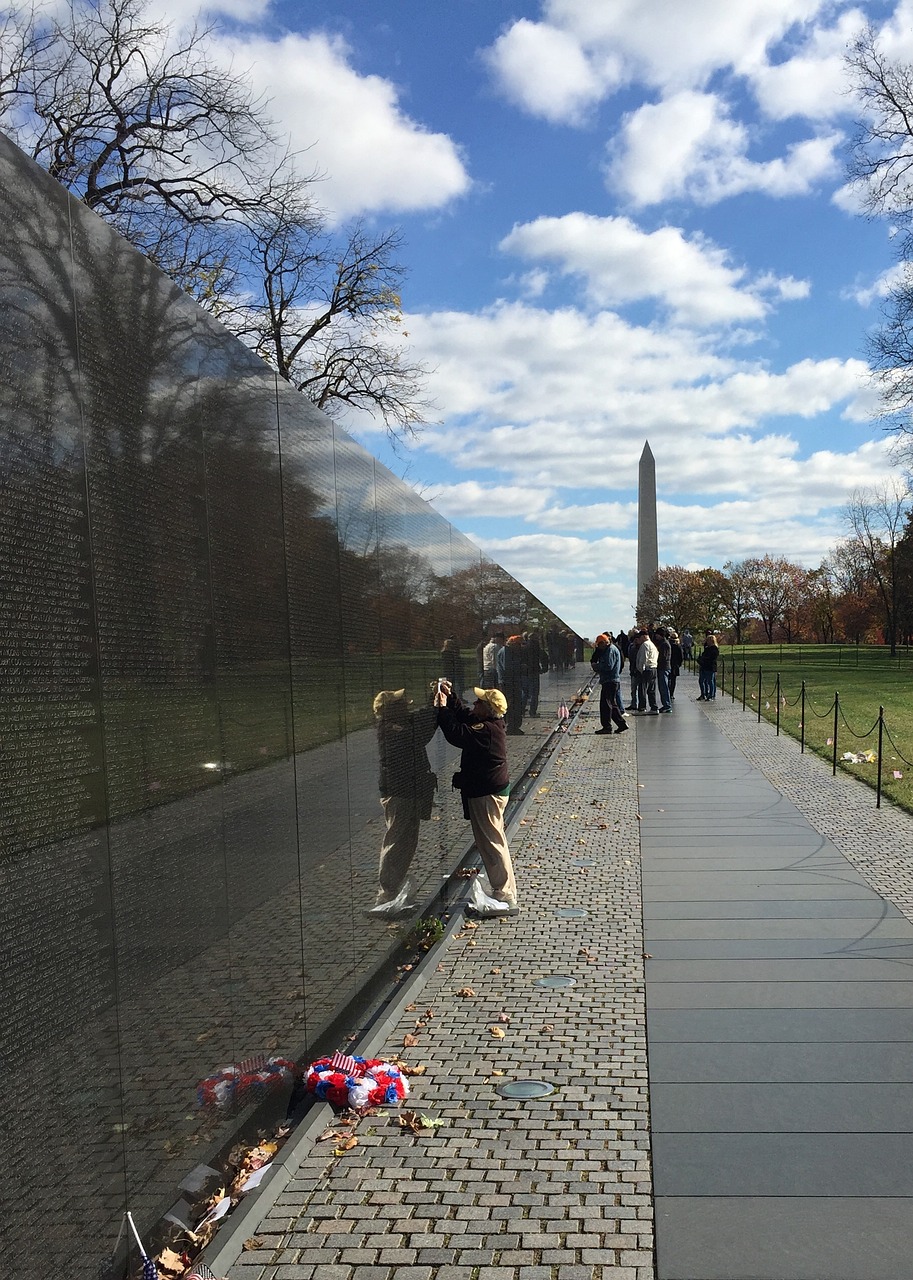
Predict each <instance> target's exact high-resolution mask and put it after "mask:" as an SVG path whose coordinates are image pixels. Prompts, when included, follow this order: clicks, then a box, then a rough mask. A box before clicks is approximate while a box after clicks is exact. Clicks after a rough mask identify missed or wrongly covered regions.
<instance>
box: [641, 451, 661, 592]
mask: <svg viewBox="0 0 913 1280" xmlns="http://www.w3.org/2000/svg"><path fill="white" fill-rule="evenodd" d="M658 568H659V543H658V539H657V534H656V463H655V461H654V459H653V454H652V453H651V451H650V445H649V442H648V443H645V444H644V451H643V453H642V454H641V455H640V467H639V468H638V472H637V599H638V601H639V600H640V597H641V595H642V593H643V589H644V587H645V586H646V585H647V583H648V582H649V581H650V579H651V578H652V577H653V575H654V573H656V570H657V569H658Z"/></svg>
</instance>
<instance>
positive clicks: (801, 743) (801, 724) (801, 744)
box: [799, 680, 805, 755]
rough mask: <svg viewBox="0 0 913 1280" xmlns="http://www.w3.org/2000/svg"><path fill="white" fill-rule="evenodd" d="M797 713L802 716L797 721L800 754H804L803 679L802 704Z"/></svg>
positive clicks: (803, 684) (803, 685)
mask: <svg viewBox="0 0 913 1280" xmlns="http://www.w3.org/2000/svg"><path fill="white" fill-rule="evenodd" d="M799 714H800V715H801V717H802V718H801V720H800V721H799V729H800V733H799V749H800V750H801V752H802V754H803V755H805V681H804V680H803V681H802V706H801V710H800V713H799Z"/></svg>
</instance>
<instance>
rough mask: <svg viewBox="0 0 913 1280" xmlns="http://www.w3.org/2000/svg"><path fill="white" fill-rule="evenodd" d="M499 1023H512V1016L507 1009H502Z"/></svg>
mask: <svg viewBox="0 0 913 1280" xmlns="http://www.w3.org/2000/svg"><path fill="white" fill-rule="evenodd" d="M498 1021H499V1022H510V1014H509V1013H508V1012H507V1010H506V1009H502V1010H501V1012H500V1013H499V1014H498Z"/></svg>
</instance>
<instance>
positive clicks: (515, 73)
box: [488, 0, 829, 123]
mask: <svg viewBox="0 0 913 1280" xmlns="http://www.w3.org/2000/svg"><path fill="white" fill-rule="evenodd" d="M828 8H829V0H738V3H732V0H689V2H688V3H687V4H682V3H681V0H613V2H612V3H611V4H593V3H592V0H547V3H545V4H544V5H543V21H542V22H541V23H535V22H531V21H529V19H526V18H523V19H520V20H519V21H518V22H516V23H514V24H513V25H512V26H510V27H508V28H507V30H506V31H504V32H503V33H502V34H501V36H500V37H499V38H498V40H497V42H496V43H495V45H494V46H493V47H492V48H491V49H490V50H489V53H488V58H489V62H490V65H491V66H492V68H493V69H494V71H495V74H496V77H497V78H498V80H499V82H500V84H501V87H502V89H503V90H504V91H505V93H507V95H508V96H509V97H510V98H511V100H512V101H514V102H516V103H518V104H519V105H521V106H522V107H524V108H525V109H526V110H527V111H529V112H531V113H532V114H535V115H545V116H546V118H547V119H550V120H555V119H563V120H565V121H567V122H568V123H576V122H578V121H579V119H580V118H581V107H582V106H584V105H588V104H589V103H591V102H593V101H594V100H595V98H596V97H597V95H600V96H605V95H606V94H608V93H611V92H612V91H614V89H615V88H617V87H618V86H619V85H620V84H622V83H626V82H628V83H630V82H632V81H634V80H639V81H641V82H642V83H643V84H645V85H647V86H649V87H651V88H654V89H657V90H660V91H661V92H673V93H674V92H676V91H678V90H681V89H686V88H700V87H702V86H704V85H705V84H706V83H707V81H708V80H709V78H710V77H711V76H712V75H713V74H714V73H715V72H716V71H719V70H721V69H731V70H732V71H734V72H735V73H736V74H740V75H751V74H752V73H753V72H754V71H755V70H756V69H757V68H759V67H763V66H764V65H765V62H766V59H767V55H768V51H769V50H770V49H771V48H772V47H773V46H775V45H776V44H777V43H778V42H779V41H780V40H782V39H783V37H784V36H786V35H787V34H788V33H789V32H791V31H793V30H794V29H796V28H797V25H798V26H799V27H800V28H801V26H802V24H807V23H809V22H811V21H812V20H813V19H814V18H815V17H816V16H817V15H818V14H819V13H821V12H822V11H825V10H827V9H828ZM552 56H554V58H555V61H556V63H557V65H558V67H559V68H560V72H559V76H558V81H559V85H563V84H564V80H565V77H566V71H565V69H566V68H569V67H571V66H576V67H577V68H579V75H580V79H581V82H582V84H583V85H584V86H585V90H584V93H583V95H582V96H576V97H575V95H574V94H573V92H572V91H571V90H570V89H565V90H564V92H556V93H552V94H549V92H548V90H546V89H543V85H542V82H543V81H544V80H546V79H547V77H548V75H549V69H550V57H552Z"/></svg>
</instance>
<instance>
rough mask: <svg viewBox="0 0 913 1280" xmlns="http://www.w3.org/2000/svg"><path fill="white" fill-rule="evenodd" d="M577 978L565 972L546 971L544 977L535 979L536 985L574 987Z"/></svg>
mask: <svg viewBox="0 0 913 1280" xmlns="http://www.w3.org/2000/svg"><path fill="white" fill-rule="evenodd" d="M576 985H577V979H576V978H572V977H570V976H569V975H568V974H566V973H547V974H546V975H545V977H544V978H537V979H536V986H537V987H554V988H558V987H576Z"/></svg>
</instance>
